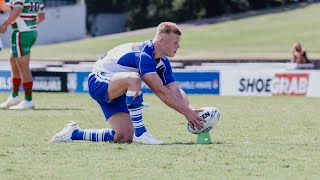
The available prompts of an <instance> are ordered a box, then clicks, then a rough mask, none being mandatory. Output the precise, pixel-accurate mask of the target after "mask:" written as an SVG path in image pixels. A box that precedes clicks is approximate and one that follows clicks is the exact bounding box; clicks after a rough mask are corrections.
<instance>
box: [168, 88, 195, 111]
mask: <svg viewBox="0 0 320 180" xmlns="http://www.w3.org/2000/svg"><path fill="white" fill-rule="evenodd" d="M166 87H167V88H168V89H169V90H170V91H171V92H172V93H173V94H174V95H175V96H176V97H177V99H179V100H180V101H181V103H182V104H184V105H185V106H188V107H189V108H190V109H193V107H192V105H191V103H190V101H189V99H188V96H187V94H186V93H185V92H184V91H183V90H182V89H181V88H180V86H179V85H178V83H177V82H172V83H169V84H167V85H166Z"/></svg>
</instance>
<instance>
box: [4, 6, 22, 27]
mask: <svg viewBox="0 0 320 180" xmlns="http://www.w3.org/2000/svg"><path fill="white" fill-rule="evenodd" d="M21 11H22V7H20V6H16V7H14V8H13V9H12V11H11V12H10V14H9V16H8V17H7V19H6V20H5V21H4V22H3V24H2V26H5V27H7V26H9V25H10V24H11V23H12V22H14V21H15V20H16V19H17V18H18V17H19V16H20V13H21Z"/></svg>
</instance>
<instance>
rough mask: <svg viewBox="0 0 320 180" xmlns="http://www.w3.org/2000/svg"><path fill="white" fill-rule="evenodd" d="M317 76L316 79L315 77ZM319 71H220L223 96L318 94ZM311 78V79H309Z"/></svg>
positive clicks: (319, 93) (319, 92)
mask: <svg viewBox="0 0 320 180" xmlns="http://www.w3.org/2000/svg"><path fill="white" fill-rule="evenodd" d="M316 77H318V80H317V78H316ZM319 78H320V73H319V72H316V71H294V72H266V71H261V72H259V71H255V72H241V71H237V72H236V71H234V72H233V71H223V72H221V95H223V96H287V95H289V96H320V90H318V92H317V90H316V89H320V87H319V86H320V80H319ZM311 79H312V80H311Z"/></svg>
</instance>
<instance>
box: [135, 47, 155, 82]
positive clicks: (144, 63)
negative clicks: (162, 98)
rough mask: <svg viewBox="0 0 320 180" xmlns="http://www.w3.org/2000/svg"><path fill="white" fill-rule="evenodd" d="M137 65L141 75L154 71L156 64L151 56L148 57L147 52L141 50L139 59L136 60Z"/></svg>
mask: <svg viewBox="0 0 320 180" xmlns="http://www.w3.org/2000/svg"><path fill="white" fill-rule="evenodd" d="M137 63H138V64H137V67H138V69H139V74H140V75H141V76H143V75H145V74H148V73H154V72H156V64H155V62H154V60H153V58H152V57H150V56H149V55H148V54H147V53H145V52H142V53H141V54H140V57H139V60H138V62H137Z"/></svg>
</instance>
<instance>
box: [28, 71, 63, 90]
mask: <svg viewBox="0 0 320 180" xmlns="http://www.w3.org/2000/svg"><path fill="white" fill-rule="evenodd" d="M32 76H33V87H32V90H33V91H36V92H68V88H67V73H66V72H32Z"/></svg>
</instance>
